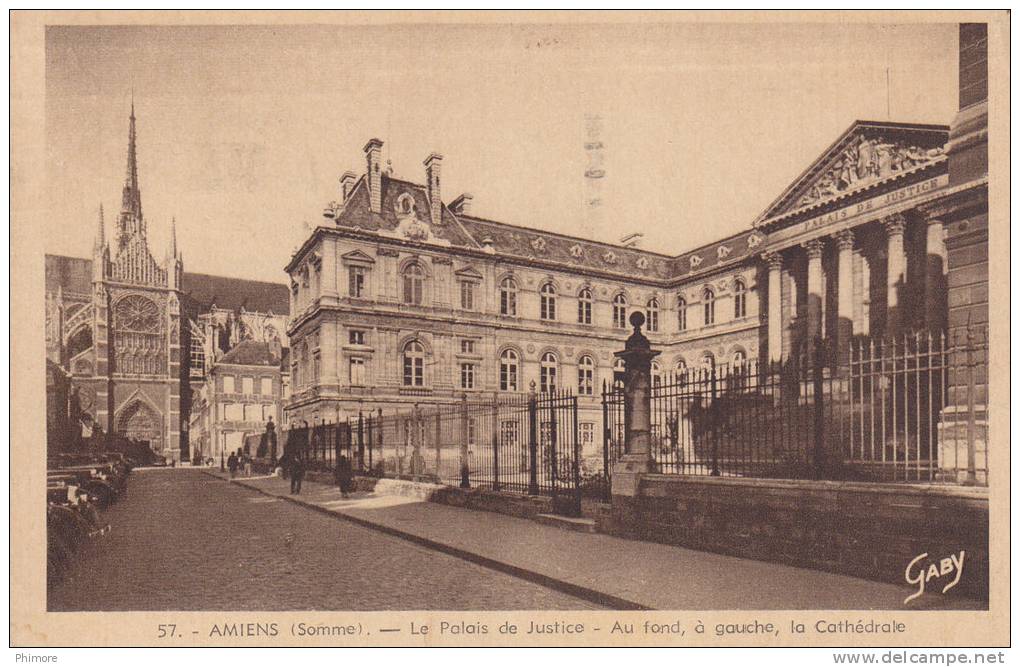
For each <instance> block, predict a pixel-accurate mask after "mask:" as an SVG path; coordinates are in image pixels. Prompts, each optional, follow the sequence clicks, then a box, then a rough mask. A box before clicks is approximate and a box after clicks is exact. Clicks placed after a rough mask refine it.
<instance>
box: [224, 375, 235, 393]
mask: <svg viewBox="0 0 1020 667" xmlns="http://www.w3.org/2000/svg"><path fill="white" fill-rule="evenodd" d="M223 393H224V394H233V393H234V376H233V375H224V376H223Z"/></svg>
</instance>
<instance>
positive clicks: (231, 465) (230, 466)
mask: <svg viewBox="0 0 1020 667" xmlns="http://www.w3.org/2000/svg"><path fill="white" fill-rule="evenodd" d="M227 470H229V471H230V479H234V476H235V475H236V474H237V454H235V453H234V452H230V456H228V457H227Z"/></svg>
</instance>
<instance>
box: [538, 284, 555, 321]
mask: <svg viewBox="0 0 1020 667" xmlns="http://www.w3.org/2000/svg"><path fill="white" fill-rule="evenodd" d="M539 300H540V313H539V316H540V317H541V318H542V319H543V320H555V319H556V288H555V287H553V284H552V283H546V284H544V285H542V289H541V290H539Z"/></svg>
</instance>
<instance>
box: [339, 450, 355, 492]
mask: <svg viewBox="0 0 1020 667" xmlns="http://www.w3.org/2000/svg"><path fill="white" fill-rule="evenodd" d="M337 482H338V483H339V485H340V495H341V496H342V497H344V498H346V497H348V494H349V493H350V492H351V491H353V490H354V471H353V470H351V462H350V459H348V458H347V457H346V456H341V457H340V462H339V463H338V464H337Z"/></svg>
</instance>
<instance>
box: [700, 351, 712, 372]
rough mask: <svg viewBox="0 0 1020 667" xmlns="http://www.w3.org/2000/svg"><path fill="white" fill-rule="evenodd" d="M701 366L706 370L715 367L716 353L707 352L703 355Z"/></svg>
mask: <svg viewBox="0 0 1020 667" xmlns="http://www.w3.org/2000/svg"><path fill="white" fill-rule="evenodd" d="M701 367H702V368H704V369H705V370H706V371H710V370H712V369H713V368H715V355H713V354H712V353H711V352H705V353H703V354H702V355H701Z"/></svg>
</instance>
